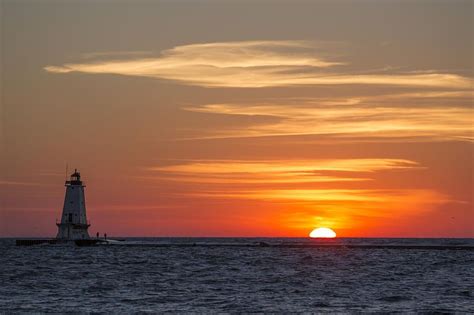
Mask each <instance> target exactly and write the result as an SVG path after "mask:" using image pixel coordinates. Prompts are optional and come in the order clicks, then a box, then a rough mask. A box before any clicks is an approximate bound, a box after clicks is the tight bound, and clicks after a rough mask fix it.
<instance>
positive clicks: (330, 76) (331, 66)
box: [44, 40, 472, 89]
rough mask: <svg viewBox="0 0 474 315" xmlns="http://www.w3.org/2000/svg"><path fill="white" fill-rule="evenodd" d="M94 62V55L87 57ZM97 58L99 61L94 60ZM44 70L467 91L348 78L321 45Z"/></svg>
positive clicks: (232, 48)
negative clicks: (92, 58)
mask: <svg viewBox="0 0 474 315" xmlns="http://www.w3.org/2000/svg"><path fill="white" fill-rule="evenodd" d="M89 56H94V53H92V54H89ZM100 56H101V57H104V56H103V55H102V54H100ZM117 57H118V56H117V55H115V56H114V59H110V60H104V58H101V60H100V61H96V62H94V61H88V62H83V63H66V64H64V65H62V66H54V65H48V66H46V67H44V69H45V70H46V71H48V72H52V73H69V72H83V73H92V74H101V73H108V74H118V75H126V76H140V77H149V78H155V79H167V80H174V81H178V82H181V83H183V84H189V85H197V86H203V87H240V88H260V87H275V86H302V85H347V84H362V85H395V86H416V87H443V88H458V89H469V88H472V79H469V78H465V77H462V76H459V75H456V74H449V73H436V72H434V73H433V72H429V73H398V74H377V73H373V74H370V73H368V74H351V73H348V72H347V71H343V68H344V67H343V66H344V65H345V64H346V62H345V61H335V60H331V59H330V58H329V57H328V54H327V53H325V49H324V45H322V44H320V43H316V42H311V41H283V40H282V41H242V42H220V43H206V44H192V45H182V46H177V47H174V48H172V49H168V50H165V51H163V52H162V53H161V55H160V56H157V57H146V58H143V57H142V56H139V55H137V54H134V53H133V54H130V56H128V58H126V59H115V58H117Z"/></svg>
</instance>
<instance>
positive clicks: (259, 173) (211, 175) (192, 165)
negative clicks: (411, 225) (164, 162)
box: [150, 159, 420, 184]
mask: <svg viewBox="0 0 474 315" xmlns="http://www.w3.org/2000/svg"><path fill="white" fill-rule="evenodd" d="M414 168H420V166H419V165H418V164H417V163H416V162H413V161H409V160H402V159H327V160H296V161H292V160H285V161H280V160H278V161H239V160H194V161H189V162H186V163H181V164H177V165H168V166H159V167H152V168H150V170H152V171H157V172H158V178H160V179H165V180H174V181H181V182H197V183H222V184H225V183H227V184H232V183H241V184H258V183H261V184H276V183H317V182H346V181H366V180H370V178H367V177H360V176H359V177H355V176H350V175H349V176H348V175H347V174H344V175H341V174H340V172H342V173H372V172H376V171H381V170H392V169H414ZM334 172H338V174H337V175H334Z"/></svg>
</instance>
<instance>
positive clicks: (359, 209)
mask: <svg viewBox="0 0 474 315" xmlns="http://www.w3.org/2000/svg"><path fill="white" fill-rule="evenodd" d="M422 168H423V167H422V166H421V165H419V164H418V163H416V162H415V161H411V160H404V159H377V158H372V159H321V160H269V161H258V160H256V161H246V160H189V161H180V163H178V164H175V165H167V166H157V167H151V168H149V169H148V170H149V171H153V172H154V173H156V175H152V176H151V177H149V178H148V179H153V180H162V181H164V182H166V181H169V180H172V181H175V182H181V183H182V184H183V185H184V186H183V190H182V191H181V192H179V190H178V191H177V192H175V194H176V195H178V196H181V197H188V198H191V199H193V200H196V199H195V198H198V199H201V200H207V201H210V202H230V203H232V204H234V203H236V202H242V203H244V204H247V203H248V202H250V203H251V202H258V205H259V207H261V208H262V209H265V208H266V206H265V205H268V207H269V209H273V210H271V211H272V216H273V220H274V221H278V222H282V225H283V226H290V227H291V228H295V229H301V230H308V229H310V228H312V227H314V226H318V225H323V226H324V225H328V226H331V227H334V228H347V227H351V226H352V227H353V226H357V225H358V224H360V222H359V221H360V220H359V219H358V218H360V217H364V220H363V222H364V224H366V223H367V222H372V221H373V220H377V218H395V217H397V218H398V217H400V216H413V215H417V214H419V213H422V212H427V211H431V210H433V209H434V208H435V207H437V206H438V205H440V204H444V203H448V202H454V201H453V200H452V199H450V198H449V197H448V196H446V195H444V194H441V193H438V192H437V191H434V190H430V189H419V188H415V189H408V188H403V189H402V188H390V189H381V188H377V189H373V188H371V187H373V183H372V184H370V183H367V181H369V180H372V179H371V178H370V175H372V174H373V173H378V172H386V171H391V170H405V171H407V172H408V171H414V170H419V169H422ZM320 182H328V183H331V184H330V187H328V185H329V184H328V183H326V184H321V185H314V184H313V183H320ZM375 184H376V183H375ZM377 186H380V185H377ZM246 202H247V203H246ZM374 222H375V221H374ZM367 224H368V223H367ZM379 224H380V222H379Z"/></svg>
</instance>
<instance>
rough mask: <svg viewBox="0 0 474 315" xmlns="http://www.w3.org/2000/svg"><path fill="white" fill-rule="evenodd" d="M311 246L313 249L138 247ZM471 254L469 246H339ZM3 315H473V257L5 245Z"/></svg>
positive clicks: (0, 287)
mask: <svg viewBox="0 0 474 315" xmlns="http://www.w3.org/2000/svg"><path fill="white" fill-rule="evenodd" d="M132 241H135V242H143V243H152V242H155V243H156V242H164V243H179V242H194V243H207V244H213V243H219V244H222V243H233V244H236V243H239V244H240V243H255V242H260V241H264V242H268V243H285V242H294V243H307V242H314V240H309V239H308V240H307V239H141V240H137V239H135V240H132ZM338 241H339V242H348V243H355V244H357V243H364V244H367V243H377V244H380V243H390V244H392V243H396V244H453V245H459V244H461V245H474V241H473V240H472V239H471V240H419V239H418V240H413V239H411V240H410V239H398V240H393V239H378V240H377V239H366V240H363V239H343V240H338ZM0 253H1V255H0V271H1V272H0V312H60V313H63V312H96V311H97V312H107V313H130V312H164V311H169V312H190V311H193V312H340V311H346V312H347V311H364V312H365V311H411V312H413V311H417V312H432V311H448V312H456V311H457V312H474V251H465V250H449V249H447V250H418V249H345V248H279V247H226V246H215V247H213V246H209V247H199V246H197V247H144V246H136V247H125V246H109V247H107V246H104V247H82V248H80V247H76V246H74V245H40V246H32V247H17V246H15V245H14V240H8V239H3V240H0Z"/></svg>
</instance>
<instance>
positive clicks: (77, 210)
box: [56, 169, 90, 240]
mask: <svg viewBox="0 0 474 315" xmlns="http://www.w3.org/2000/svg"><path fill="white" fill-rule="evenodd" d="M65 186H66V196H65V197H64V206H63V213H62V215H61V221H60V223H56V225H57V226H58V234H57V235H56V239H58V240H80V239H89V233H88V231H87V230H88V229H89V226H90V224H89V222H88V221H87V216H86V200H85V195H84V187H86V186H84V185H83V184H82V181H81V174H80V173H79V172H78V171H77V169H76V170H74V173H73V174H71V177H70V180H67V181H66V183H65Z"/></svg>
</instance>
